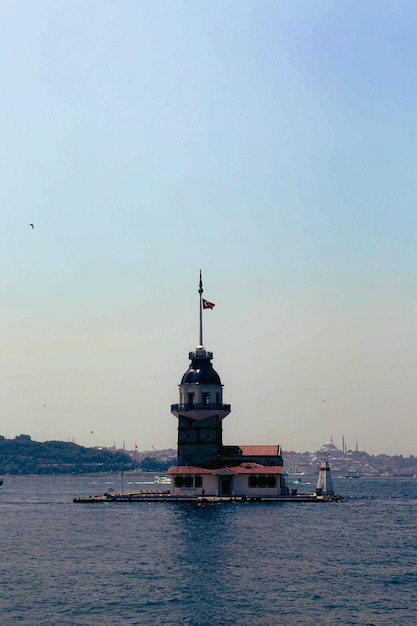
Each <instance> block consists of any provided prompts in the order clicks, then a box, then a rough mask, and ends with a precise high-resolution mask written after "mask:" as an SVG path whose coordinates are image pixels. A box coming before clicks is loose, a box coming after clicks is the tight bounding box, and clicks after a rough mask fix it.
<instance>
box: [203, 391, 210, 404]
mask: <svg viewBox="0 0 417 626" xmlns="http://www.w3.org/2000/svg"><path fill="white" fill-rule="evenodd" d="M203 404H210V392H209V391H203Z"/></svg>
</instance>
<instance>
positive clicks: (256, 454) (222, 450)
mask: <svg viewBox="0 0 417 626" xmlns="http://www.w3.org/2000/svg"><path fill="white" fill-rule="evenodd" d="M198 293H199V298H200V301H199V308H200V311H199V312H200V337H199V344H198V346H197V348H196V349H195V350H194V351H192V352H190V353H189V355H188V357H189V359H190V361H191V362H190V364H189V366H188V369H187V371H186V372H185V374H184V375H183V377H182V379H181V382H180V384H179V402H178V404H173V405H172V406H171V413H172V414H173V415H175V416H176V417H177V419H178V442H177V446H178V447H177V451H178V452H177V457H178V465H177V466H176V467H171V469H170V470H169V474H170V475H171V477H172V486H171V493H172V494H174V495H185V494H189V495H205V496H226V497H230V496H232V497H233V496H237V497H238V496H241V497H244V496H246V497H251V498H252V497H259V496H282V495H287V493H288V490H287V487H286V484H285V479H284V468H283V460H282V456H281V449H280V446H279V445H266V446H244V445H224V444H223V420H224V419H225V418H226V417H227V416H228V415H229V413H230V411H231V406H230V404H224V403H223V385H222V382H221V380H220V376H219V374H218V373H217V372H216V371H215V369H214V368H213V364H212V359H213V353H212V352H209V351H208V350H206V348H205V347H204V344H203V310H205V309H211V308H213V307H214V304H212V303H211V302H208V301H207V300H205V299H204V298H203V283H202V279H201V272H200V282H199V288H198Z"/></svg>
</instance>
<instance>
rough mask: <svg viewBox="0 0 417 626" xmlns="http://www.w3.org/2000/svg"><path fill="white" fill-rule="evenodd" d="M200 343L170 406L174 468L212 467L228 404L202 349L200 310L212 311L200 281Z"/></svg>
mask: <svg viewBox="0 0 417 626" xmlns="http://www.w3.org/2000/svg"><path fill="white" fill-rule="evenodd" d="M198 293H199V295H200V343H199V345H198V346H197V348H196V349H195V350H194V351H193V352H190V353H189V355H188V358H189V359H190V361H191V363H190V365H189V367H188V369H187V371H186V372H185V374H184V376H183V377H182V379H181V383H180V384H179V403H178V404H173V405H171V413H172V414H173V415H175V416H176V417H177V418H178V447H177V450H178V465H180V466H184V465H190V466H191V465H192V466H197V467H215V466H216V465H217V464H218V463H220V457H221V454H222V448H223V441H222V432H223V428H222V420H223V419H224V418H225V417H226V416H227V415H228V414H229V413H230V404H223V385H222V383H221V380H220V376H219V375H218V373H217V372H216V371H215V370H214V368H213V365H212V362H211V361H212V358H213V353H212V352H208V351H207V350H206V349H205V348H204V346H203V324H202V312H203V308H213V307H214V305H213V304H212V303H209V302H207V301H206V300H203V298H202V294H203V284H202V280H201V271H200V283H199V289H198Z"/></svg>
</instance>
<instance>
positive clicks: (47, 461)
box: [0, 435, 134, 475]
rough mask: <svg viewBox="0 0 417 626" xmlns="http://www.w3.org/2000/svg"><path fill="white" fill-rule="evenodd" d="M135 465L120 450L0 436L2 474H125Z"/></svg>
mask: <svg viewBox="0 0 417 626" xmlns="http://www.w3.org/2000/svg"><path fill="white" fill-rule="evenodd" d="M132 469H134V462H133V461H132V459H131V458H130V457H129V455H128V454H127V453H126V452H123V451H121V450H118V451H111V450H99V449H97V448H84V447H83V446H79V445H77V444H76V443H70V442H68V443H66V442H64V441H45V442H44V443H41V442H37V441H32V439H31V438H30V436H29V435H19V436H18V437H15V438H14V439H6V438H5V437H2V436H1V435H0V475H4V474H85V473H87V472H110V471H126V470H132Z"/></svg>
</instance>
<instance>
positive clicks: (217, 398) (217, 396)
mask: <svg viewBox="0 0 417 626" xmlns="http://www.w3.org/2000/svg"><path fill="white" fill-rule="evenodd" d="M216 404H220V394H219V393H216Z"/></svg>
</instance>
